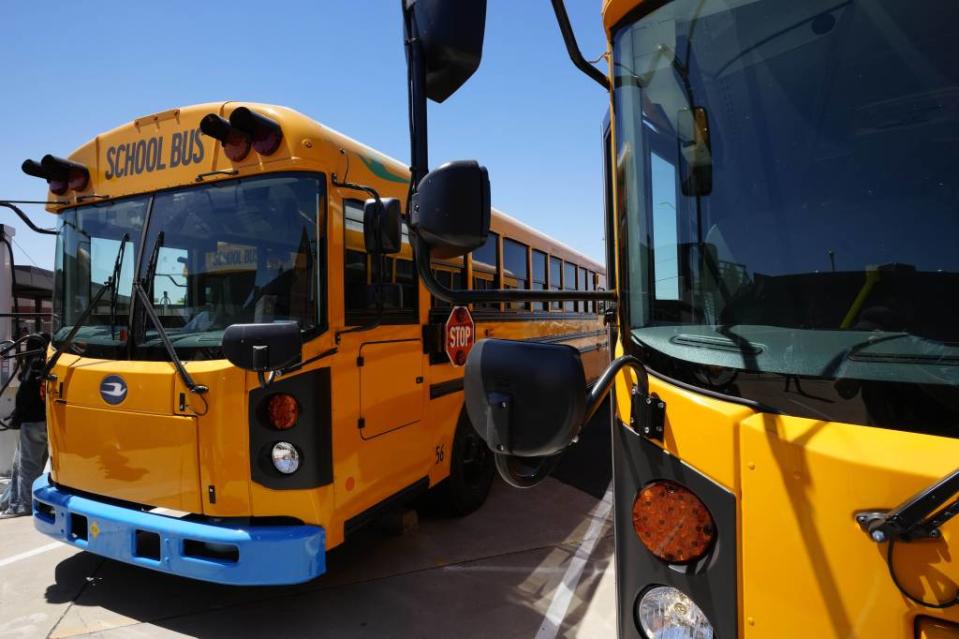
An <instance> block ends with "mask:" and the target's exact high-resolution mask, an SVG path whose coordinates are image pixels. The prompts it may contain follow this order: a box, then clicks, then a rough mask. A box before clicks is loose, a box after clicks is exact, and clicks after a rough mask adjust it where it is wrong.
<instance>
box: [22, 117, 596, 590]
mask: <svg viewBox="0 0 959 639" xmlns="http://www.w3.org/2000/svg"><path fill="white" fill-rule="evenodd" d="M251 113H252V114H256V116H257V117H259V118H267V119H269V121H270V122H271V123H273V125H274V126H275V128H271V129H269V130H268V131H266V133H264V134H263V135H258V134H257V132H256V130H254V131H253V132H252V134H250V135H238V134H236V131H234V130H233V128H231V127H233V123H236V124H237V126H238V127H239V126H241V120H242V117H240V116H238V115H237V114H241V115H244V114H245V117H246V118H247V119H252V116H251V115H250V114H251ZM203 122H206V123H207V124H205V125H204V124H202V123H203ZM211 122H212V123H213V124H212V125H211V124H210V123H211ZM211 127H212V128H211ZM217 127H219V128H217ZM201 128H202V131H201ZM242 131H243V130H242V129H241V132H242ZM217 136H219V137H217ZM70 163H73V164H70ZM38 165H39V166H41V169H43V168H44V167H46V169H48V170H49V171H48V180H49V182H50V188H51V191H52V192H51V197H52V198H53V199H54V200H55V201H56V202H57V204H55V205H53V206H51V210H52V212H54V213H55V214H56V215H57V216H58V220H59V233H58V238H57V263H56V281H55V293H54V299H55V313H56V317H57V330H56V331H55V334H54V336H53V344H52V346H53V348H54V349H55V351H52V353H61V354H60V355H58V356H57V357H58V359H57V360H56V362H55V365H53V366H52V369H51V371H50V378H49V380H48V386H47V401H48V426H49V433H50V448H51V459H52V472H51V474H50V476H49V477H43V478H41V479H40V480H39V481H38V482H37V484H36V485H35V486H34V498H35V500H34V515H35V523H36V526H37V528H38V529H40V530H41V531H42V532H44V533H46V534H48V535H50V536H52V537H54V538H57V539H60V540H63V541H65V542H67V543H70V544H73V545H75V546H78V547H80V548H84V549H86V550H88V551H90V552H93V553H95V554H100V555H104V556H107V557H112V558H114V559H118V560H121V561H126V562H129V563H133V564H136V565H140V566H143V567H146V568H151V569H154V570H161V571H165V572H170V573H174V574H177V575H183V576H188V577H193V578H197V579H205V580H208V581H215V582H221V583H232V584H280V583H295V582H301V581H306V580H308V579H311V578H313V577H315V576H317V575H319V574H322V573H323V572H324V570H325V553H326V551H327V550H329V549H331V548H333V547H335V546H337V545H339V544H341V543H342V542H343V541H344V539H345V538H346V536H347V535H348V534H349V533H351V532H352V531H355V530H357V529H358V528H360V527H361V526H363V525H365V524H366V523H368V522H370V521H372V520H374V519H375V518H376V517H378V516H379V515H381V514H382V513H384V512H388V511H389V510H390V509H395V508H397V507H400V506H403V505H405V504H407V503H408V502H410V500H412V499H413V498H415V497H418V496H420V495H422V494H423V493H424V492H426V491H427V490H428V489H432V490H433V492H434V494H435V496H436V498H437V499H439V500H440V501H441V502H445V504H446V506H447V507H448V509H449V510H450V511H451V512H452V513H453V514H459V515H464V514H468V513H469V512H472V511H473V510H475V509H477V508H478V507H479V506H480V505H481V504H482V503H483V501H484V500H485V498H486V496H487V494H488V491H489V487H490V483H491V481H492V478H493V474H494V471H493V466H492V460H491V455H490V454H489V453H488V452H486V449H485V447H483V446H481V445H479V440H478V437H477V435H476V433H475V431H474V429H473V427H472V425H471V424H470V422H469V420H468V418H466V417H465V415H464V414H463V411H462V395H463V393H462V388H463V384H462V368H454V366H453V365H452V364H451V363H450V361H449V359H448V358H447V356H446V354H445V353H444V352H443V344H444V340H443V339H442V328H443V323H444V322H445V321H446V319H447V317H448V315H449V314H450V309H449V308H448V307H445V308H444V307H443V306H442V305H441V304H438V303H435V304H434V303H433V302H432V300H431V299H430V296H429V295H427V294H426V292H425V290H421V289H422V287H421V284H420V282H419V281H418V280H417V278H416V276H415V269H414V268H413V262H412V251H411V248H410V245H409V241H408V233H407V232H403V233H402V237H403V239H402V242H401V244H402V246H401V248H400V250H399V252H397V253H395V254H392V255H390V256H377V255H370V254H367V252H366V251H367V249H366V243H365V242H364V235H363V232H364V231H363V229H364V226H363V208H364V202H363V200H364V199H365V198H366V197H367V196H368V194H369V192H370V191H372V192H375V193H376V194H377V195H378V196H381V197H382V198H397V199H399V200H400V201H402V200H403V199H404V198H405V197H406V191H407V188H408V179H409V177H408V175H409V174H408V172H407V170H406V167H404V166H403V165H402V164H400V163H399V162H396V161H395V160H392V159H390V158H387V157H386V156H383V155H382V154H380V153H378V152H376V151H374V150H373V149H370V148H369V147H366V146H364V145H362V144H359V143H358V142H355V141H353V140H351V139H350V138H348V137H346V136H344V135H341V134H339V133H336V132H334V131H331V130H330V129H327V128H325V127H323V126H321V125H320V124H318V123H316V122H314V121H312V120H309V119H308V118H306V117H304V116H302V115H300V114H299V113H296V112H294V111H291V110H289V109H285V108H282V107H275V106H270V105H259V104H242V105H241V104H237V103H229V102H227V103H215V104H204V105H197V106H191V107H184V108H180V109H173V110H169V111H163V112H160V113H157V114H154V115H151V116H146V117H143V118H140V119H137V120H135V121H133V122H131V123H127V124H125V125H123V126H120V127H118V128H117V129H114V130H113V131H110V132H107V133H105V134H102V135H100V136H98V137H97V138H96V139H95V140H93V141H91V142H90V143H88V144H86V145H84V146H82V147H80V148H79V149H78V150H77V151H76V152H74V153H73V154H72V155H71V156H70V158H69V160H68V161H66V162H65V161H62V160H58V159H56V158H53V159H51V158H45V159H44V161H43V162H41V163H38ZM58 165H60V166H64V167H66V176H64V177H65V179H63V180H61V179H60V177H61V176H60V175H59V174H58V173H56V171H55V170H54V169H56V167H57V166H58ZM77 167H83V169H84V170H85V171H87V173H88V176H87V179H84V176H83V172H82V171H81V170H80V169H79V168H77ZM71 172H72V173H71ZM71 184H72V185H73V186H70V185H71ZM494 228H495V229H496V230H495V232H494V233H492V234H491V235H490V242H489V243H488V246H487V247H485V249H484V252H483V253H482V255H480V254H477V255H476V256H475V257H476V259H475V260H474V259H472V258H469V259H466V258H461V259H460V260H458V261H448V263H437V264H436V265H435V266H436V268H437V270H441V271H443V273H444V276H445V277H447V278H449V279H450V281H451V282H455V285H456V286H459V287H467V286H472V287H480V286H483V285H484V284H485V283H486V281H487V279H484V278H488V279H489V280H490V281H508V282H509V283H510V284H511V285H512V286H514V287H521V288H531V287H534V286H536V285H540V286H546V285H549V286H554V287H557V288H558V287H560V286H563V287H569V288H574V289H575V288H580V289H586V288H592V287H594V286H596V285H597V283H600V282H601V281H602V277H603V276H604V273H603V272H602V269H601V267H599V265H597V264H595V263H593V262H591V261H590V260H588V259H587V258H585V256H582V255H579V254H576V253H575V252H573V251H571V250H570V249H568V248H567V247H563V246H562V245H560V244H559V243H557V242H555V241H552V240H550V239H549V238H547V237H546V236H544V235H542V234H539V233H537V232H534V231H533V230H532V229H529V228H528V227H525V226H524V225H522V224H520V223H518V222H516V221H515V220H511V219H510V218H507V217H506V216H503V215H501V214H499V213H496V215H495V219H494ZM547 259H548V260H549V261H550V263H551V267H552V266H555V267H556V268H552V269H551V271H550V273H549V276H548V277H547V274H546V262H547ZM560 267H562V270H563V273H562V274H561V273H560ZM553 271H555V273H554V272H553ZM386 290H390V291H392V292H393V295H392V296H389V297H388V299H385V300H384V301H383V302H382V303H377V302H376V301H375V300H376V299H377V296H378V295H382V296H383V297H384V298H385V297H387V295H386V293H385V292H384V291H386ZM378 306H379V307H381V308H379V310H377V308H378ZM475 319H476V323H477V324H478V326H479V328H478V329H476V330H480V331H482V332H483V333H484V334H488V335H492V334H494V333H495V334H503V335H509V336H513V337H516V338H520V339H529V340H548V341H552V342H563V343H567V344H569V345H571V346H575V347H576V348H577V349H578V350H579V351H580V352H581V353H583V357H584V361H587V362H589V363H590V366H591V368H592V369H593V370H592V377H595V376H596V375H597V374H598V371H599V370H600V369H601V367H602V366H603V365H604V363H603V360H604V358H605V355H606V354H607V353H608V350H607V346H606V339H605V332H604V330H603V328H602V324H601V321H600V319H599V317H598V315H597V313H596V309H595V308H593V307H587V306H586V305H583V306H582V307H575V308H554V309H547V308H542V309H538V310H534V309H532V308H529V307H526V306H523V307H519V306H517V307H516V308H515V309H511V308H502V307H500V306H499V305H495V306H490V307H487V308H483V309H478V310H477V312H476V318H475ZM291 323H292V324H295V326H296V328H297V329H298V330H297V331H296V333H297V334H298V340H300V341H301V342H302V351H301V354H300V356H299V358H298V360H297V361H295V362H288V363H284V366H285V367H283V368H282V369H281V370H280V371H279V374H278V375H277V376H276V378H275V379H273V380H272V382H269V383H267V382H266V378H265V376H261V375H258V374H256V373H254V372H252V371H247V370H244V369H242V368H240V367H237V366H235V365H234V364H232V363H231V362H230V360H228V359H227V356H226V353H225V348H224V345H223V340H224V334H225V332H226V329H228V328H229V327H230V326H234V325H238V324H239V325H255V326H261V327H262V326H267V327H270V326H290V325H291ZM55 356H56V355H55Z"/></svg>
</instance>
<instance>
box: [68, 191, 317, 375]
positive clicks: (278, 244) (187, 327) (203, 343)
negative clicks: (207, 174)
mask: <svg viewBox="0 0 959 639" xmlns="http://www.w3.org/2000/svg"><path fill="white" fill-rule="evenodd" d="M322 197H323V182H322V180H321V179H320V178H318V177H313V176H305V175H279V176H270V177H260V178H250V179H246V180H229V181H223V182H217V183H214V184H210V185H206V186H201V187H191V188H186V189H180V190H175V191H165V192H161V193H157V194H156V195H154V196H151V197H145V198H142V199H137V200H124V201H120V202H117V203H115V204H114V205H113V206H109V207H108V206H102V207H100V206H97V207H84V208H81V209H76V210H74V211H70V212H69V213H68V214H65V217H64V219H63V226H62V231H61V239H60V245H61V246H62V248H61V250H60V251H59V256H58V268H57V274H58V278H59V279H58V282H63V285H61V286H59V287H58V291H57V296H56V297H57V299H58V301H59V302H60V303H61V304H64V306H65V310H66V311H67V312H66V313H65V317H66V318H67V320H66V321H65V322H64V327H63V328H61V329H60V331H59V333H58V337H59V338H60V339H62V337H63V335H65V332H66V331H67V330H69V326H70V325H71V324H72V321H75V319H76V317H78V316H79V314H80V313H81V312H82V310H83V308H84V307H85V306H86V304H87V303H88V300H89V298H90V291H91V290H92V291H93V293H94V294H95V291H96V290H97V288H98V286H101V285H102V284H100V282H102V281H104V280H106V278H107V277H109V275H110V272H112V270H113V265H114V260H115V257H116V253H117V249H118V248H119V244H120V243H119V238H121V237H122V236H123V233H124V232H129V236H130V237H131V238H135V240H136V242H135V244H134V243H132V242H129V243H127V245H126V251H125V254H124V257H123V267H122V269H121V276H120V279H119V282H120V286H119V295H118V297H117V300H118V304H117V308H118V311H120V312H118V315H117V322H116V329H115V330H114V334H115V337H114V336H113V335H111V331H110V328H109V317H110V300H111V295H110V293H109V292H108V293H107V294H106V295H105V296H104V298H103V299H102V300H101V302H100V304H98V308H97V312H96V313H95V314H94V316H93V317H92V318H91V320H90V322H88V324H90V326H88V327H84V328H83V329H81V331H80V332H79V333H78V335H77V338H76V347H75V348H74V350H76V351H77V352H84V353H85V354H90V353H89V352H88V351H89V350H90V349H91V348H92V349H93V350H94V351H97V350H99V351H102V352H100V353H99V354H98V355H97V356H101V357H122V356H123V355H120V354H118V351H119V350H120V349H119V345H121V344H122V345H123V346H124V348H125V344H126V337H127V329H128V327H130V328H132V329H133V330H132V336H133V340H132V345H133V358H134V359H166V358H167V355H166V352H165V351H164V349H163V345H162V342H161V340H160V338H159V335H157V332H156V329H155V327H154V326H153V325H152V324H151V323H150V322H149V320H148V319H147V318H146V314H145V313H142V312H141V311H137V310H136V309H134V318H133V319H132V320H130V315H129V313H130V294H131V291H132V282H133V277H134V272H133V270H134V269H133V265H134V262H135V259H134V255H138V256H139V264H138V267H137V272H136V277H137V278H138V279H139V281H141V282H143V283H144V286H145V288H146V290H147V294H148V296H149V297H150V299H151V300H152V301H153V304H154V306H155V309H156V312H157V315H158V316H159V318H160V321H161V323H162V324H163V326H164V328H165V329H166V331H167V333H168V335H169V336H170V338H171V340H172V342H173V345H174V346H175V348H176V349H177V352H178V354H179V355H180V357H182V358H185V359H207V358H216V357H222V354H221V353H220V348H219V347H220V344H221V340H222V336H223V331H224V329H225V328H226V327H227V326H229V325H231V324H237V323H251V322H274V321H284V320H293V321H296V322H298V323H299V325H300V327H301V329H302V330H304V331H307V332H309V331H311V330H314V329H316V328H317V327H319V326H320V325H321V324H322V322H323V318H325V309H324V308H323V307H322V304H321V300H322V299H323V295H322V288H321V282H322V279H321V275H322V274H321V272H320V270H321V269H319V268H317V266H316V265H317V264H318V263H322V262H321V260H320V259H319V258H320V250H321V242H318V232H321V231H318V228H319V229H322V228H323V226H322V224H318V219H317V216H318V213H319V212H320V211H322V210H323V207H322V206H321V202H322ZM151 199H152V202H151V201H150V200H151ZM135 203H139V208H138V209H135V210H138V211H139V216H137V215H135V214H133V213H126V215H125V217H124V216H121V215H118V214H117V212H118V211H124V212H126V211H132V210H134V208H135V207H134V204H135ZM121 205H122V206H121ZM88 209H89V210H90V211H93V212H96V214H97V215H96V216H95V215H94V214H93V213H88ZM147 209H149V220H148V221H146V211H147ZM67 215H71V216H74V218H73V219H76V223H75V224H73V225H71V223H70V222H68V220H70V219H71V218H68V217H67ZM144 222H146V224H147V229H146V233H145V235H144V238H145V240H144V244H143V246H142V247H140V246H139V242H140V236H141V232H142V228H143V224H144ZM94 223H96V224H94ZM128 227H129V229H128ZM88 236H89V237H88ZM77 238H79V239H77ZM84 243H85V244H86V245H89V246H92V249H91V248H84V246H85V244H84ZM80 289H84V291H83V296H82V297H80V296H79V295H78V294H77V292H76V291H78V290H80ZM65 300H66V301H68V303H67V302H65ZM128 322H129V323H128ZM109 346H112V347H113V348H112V350H111V349H109V348H107V347H109Z"/></svg>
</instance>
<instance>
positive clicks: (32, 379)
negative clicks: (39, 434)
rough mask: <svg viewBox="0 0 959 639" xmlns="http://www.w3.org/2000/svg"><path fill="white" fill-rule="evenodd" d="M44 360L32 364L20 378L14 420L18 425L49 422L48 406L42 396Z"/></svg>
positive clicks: (15, 400)
mask: <svg viewBox="0 0 959 639" xmlns="http://www.w3.org/2000/svg"><path fill="white" fill-rule="evenodd" d="M42 374H43V363H42V360H40V361H37V360H35V361H34V362H31V363H30V364H28V365H27V368H26V370H25V371H23V373H22V375H21V376H20V388H19V389H18V390H17V396H16V398H15V399H14V409H13V411H14V412H13V419H14V423H15V424H16V425H18V426H19V425H20V424H22V423H24V422H44V421H46V420H47V411H46V405H45V402H44V401H43V397H42V396H41V394H40V386H41V384H42V382H41V379H40V377H41V375H42Z"/></svg>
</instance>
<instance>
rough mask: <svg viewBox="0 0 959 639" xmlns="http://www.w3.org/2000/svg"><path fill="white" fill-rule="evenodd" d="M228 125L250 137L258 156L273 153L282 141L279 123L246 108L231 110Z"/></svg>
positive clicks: (281, 130) (281, 129)
mask: <svg viewBox="0 0 959 639" xmlns="http://www.w3.org/2000/svg"><path fill="white" fill-rule="evenodd" d="M230 124H231V125H232V126H233V127H234V128H236V129H239V130H241V131H243V132H244V133H246V134H248V135H249V136H250V138H251V139H252V140H253V148H254V149H255V150H256V152H257V153H259V154H260V155H271V154H273V153H275V152H276V150H277V149H278V148H280V142H282V141H283V128H282V127H280V124H279V122H277V121H276V120H272V119H270V118H268V117H266V116H265V115H261V114H259V113H257V112H256V111H253V110H251V109H248V108H246V107H237V108H236V109H234V110H233V113H231V114H230Z"/></svg>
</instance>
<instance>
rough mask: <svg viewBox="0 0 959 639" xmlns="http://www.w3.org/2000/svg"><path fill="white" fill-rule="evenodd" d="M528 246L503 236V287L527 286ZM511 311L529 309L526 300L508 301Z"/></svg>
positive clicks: (507, 306) (508, 307)
mask: <svg viewBox="0 0 959 639" xmlns="http://www.w3.org/2000/svg"><path fill="white" fill-rule="evenodd" d="M528 259H529V247H528V246H526V245H525V244H520V243H519V242H517V241H515V240H511V239H509V238H503V287H504V288H512V289H516V288H525V289H528V288H529V262H527V260H528ZM506 308H507V309H508V310H511V311H522V310H527V309H529V304H528V303H526V302H508V303H507V304H506Z"/></svg>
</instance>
